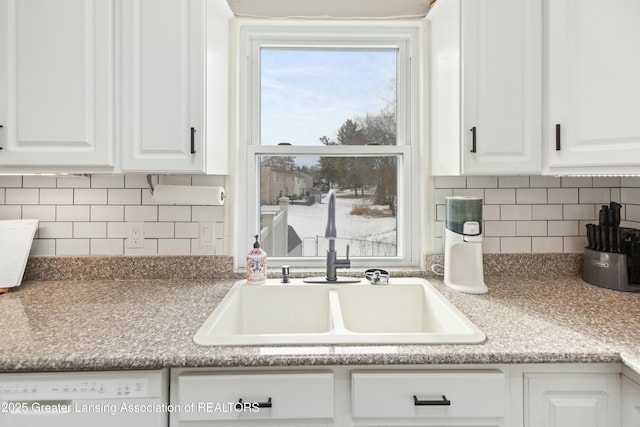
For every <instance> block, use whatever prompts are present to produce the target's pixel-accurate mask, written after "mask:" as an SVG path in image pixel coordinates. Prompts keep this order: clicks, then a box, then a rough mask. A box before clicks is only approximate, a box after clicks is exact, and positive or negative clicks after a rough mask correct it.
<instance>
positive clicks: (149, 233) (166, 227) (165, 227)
mask: <svg viewBox="0 0 640 427" xmlns="http://www.w3.org/2000/svg"><path fill="white" fill-rule="evenodd" d="M174 236H175V225H174V223H173V222H146V223H145V224H144V237H145V238H151V239H153V238H155V239H157V238H165V239H173V237H174Z"/></svg>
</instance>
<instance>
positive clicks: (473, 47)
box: [429, 0, 542, 175]
mask: <svg viewBox="0 0 640 427" xmlns="http://www.w3.org/2000/svg"><path fill="white" fill-rule="evenodd" d="M429 20H430V21H431V100H432V102H431V117H432V119H431V129H432V131H431V144H432V167H433V170H432V173H433V174H434V175H459V174H526V173H540V171H541V168H542V164H541V158H542V155H541V151H542V150H541V140H542V135H541V132H542V127H541V126H542V125H541V122H542V76H541V73H542V71H541V65H540V64H541V59H542V4H541V2H540V1H530V0H440V1H438V2H437V3H436V4H435V6H434V7H433V9H432V10H431V12H430V14H429Z"/></svg>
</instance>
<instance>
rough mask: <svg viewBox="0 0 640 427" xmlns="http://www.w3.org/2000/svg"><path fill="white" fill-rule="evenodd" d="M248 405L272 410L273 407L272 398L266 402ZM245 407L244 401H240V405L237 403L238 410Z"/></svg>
mask: <svg viewBox="0 0 640 427" xmlns="http://www.w3.org/2000/svg"><path fill="white" fill-rule="evenodd" d="M246 405H250V406H251V407H252V408H255V407H258V408H271V407H272V406H273V405H272V403H271V398H269V399H267V401H266V402H253V403H247V404H246ZM243 406H244V405H243V403H242V399H238V403H236V408H242V407H243Z"/></svg>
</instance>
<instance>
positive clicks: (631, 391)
mask: <svg viewBox="0 0 640 427" xmlns="http://www.w3.org/2000/svg"><path fill="white" fill-rule="evenodd" d="M622 427H640V384H637V383H635V382H633V381H631V380H630V379H629V378H626V377H622Z"/></svg>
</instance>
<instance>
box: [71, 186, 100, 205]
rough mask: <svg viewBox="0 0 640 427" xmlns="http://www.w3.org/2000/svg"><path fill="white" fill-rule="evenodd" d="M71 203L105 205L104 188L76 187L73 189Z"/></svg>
mask: <svg viewBox="0 0 640 427" xmlns="http://www.w3.org/2000/svg"><path fill="white" fill-rule="evenodd" d="M73 204H75V205H106V204H107V189H106V188H76V189H74V190H73Z"/></svg>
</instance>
